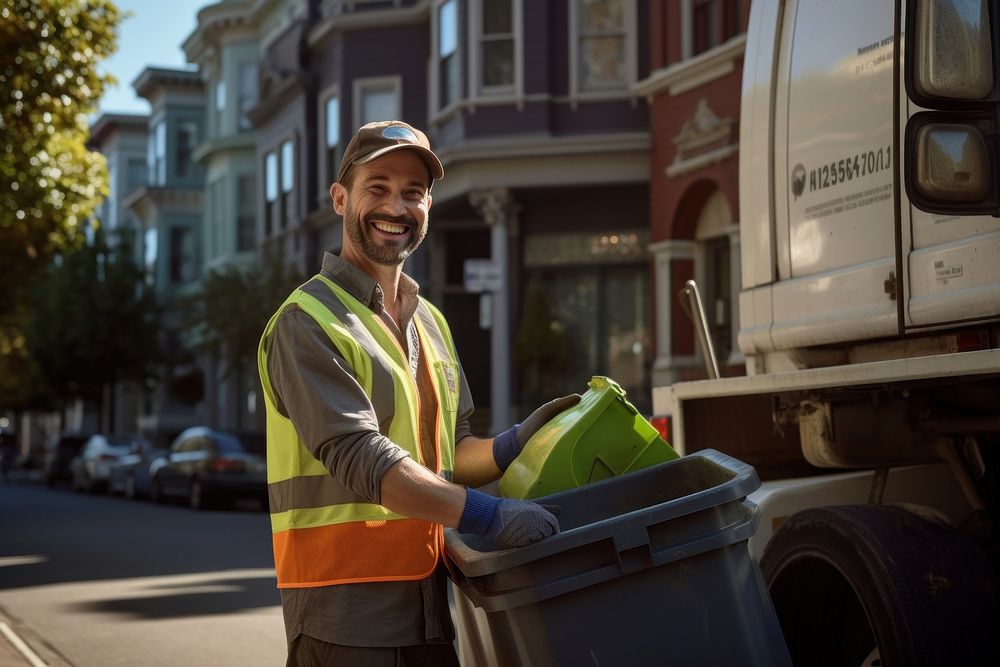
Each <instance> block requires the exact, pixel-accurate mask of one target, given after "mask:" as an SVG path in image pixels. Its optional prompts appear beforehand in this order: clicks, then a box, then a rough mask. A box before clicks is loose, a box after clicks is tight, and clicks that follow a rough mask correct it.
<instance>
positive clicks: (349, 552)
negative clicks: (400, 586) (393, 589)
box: [257, 274, 460, 588]
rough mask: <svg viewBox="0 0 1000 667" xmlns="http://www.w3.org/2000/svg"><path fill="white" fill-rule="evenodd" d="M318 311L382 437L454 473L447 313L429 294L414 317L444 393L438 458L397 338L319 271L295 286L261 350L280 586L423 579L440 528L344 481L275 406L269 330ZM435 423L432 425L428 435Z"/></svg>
mask: <svg viewBox="0 0 1000 667" xmlns="http://www.w3.org/2000/svg"><path fill="white" fill-rule="evenodd" d="M293 306H294V307H298V308H299V309H300V310H302V311H303V312H305V313H306V314H308V315H309V316H310V317H312V318H313V319H314V320H315V321H316V322H317V323H318V324H319V326H320V327H321V328H322V330H323V331H324V332H325V333H326V335H327V336H329V337H330V340H331V341H332V342H333V344H334V346H335V347H336V349H337V351H338V352H339V353H340V355H341V356H342V357H343V358H344V360H346V361H347V363H348V364H350V366H351V368H352V369H353V371H354V373H355V377H356V379H357V381H358V384H360V385H361V387H362V388H363V389H364V391H365V394H366V395H367V396H368V399H369V401H371V404H372V407H373V409H374V411H375V414H376V415H378V419H379V423H380V424H381V427H380V430H381V432H382V434H383V435H385V436H386V437H388V438H389V439H390V440H392V442H394V443H396V444H397V445H399V446H400V447H402V448H403V449H405V450H406V451H407V452H409V453H410V455H411V456H412V457H413V459H414V460H416V461H419V462H420V463H421V464H423V465H424V466H426V467H427V468H429V469H431V470H433V471H434V472H435V473H437V474H439V475H441V476H443V477H445V478H446V479H449V480H450V479H451V477H452V472H453V470H454V461H455V419H456V411H457V409H458V398H459V382H460V379H459V378H460V373H459V367H458V361H457V359H458V357H457V355H456V353H455V345H454V342H453V341H452V338H451V333H450V331H449V329H448V325H447V323H446V322H445V319H444V316H443V315H442V314H441V313H440V311H438V310H437V309H436V308H435V307H434V306H432V305H431V304H430V303H428V302H427V301H426V300H424V299H423V298H421V299H420V303H419V305H418V306H417V310H416V313H415V314H414V317H413V321H414V324H415V326H416V329H417V333H418V335H419V337H420V350H421V360H422V361H421V363H424V364H427V370H428V371H429V373H428V374H429V376H430V377H431V380H432V384H433V389H434V393H435V395H436V397H437V403H438V410H437V418H436V420H435V423H434V425H433V433H432V436H433V438H434V446H435V460H433V461H427V460H424V456H423V455H422V453H421V447H420V432H421V430H420V423H419V420H420V394H419V391H418V389H417V385H416V382H415V381H414V379H413V376H412V374H411V372H410V365H409V361H408V357H407V355H406V353H405V352H404V350H403V348H402V346H401V345H400V344H399V341H398V339H397V338H396V336H395V334H394V333H393V332H392V331H390V330H389V328H388V327H387V326H386V324H385V322H383V321H382V319H381V318H380V317H379V316H378V315H377V314H375V313H374V312H372V310H371V309H370V308H368V307H367V306H366V305H364V304H362V303H361V302H360V301H358V300H357V299H355V298H354V297H353V296H351V295H350V294H349V293H348V292H347V291H346V290H344V289H343V288H342V287H340V286H339V285H337V284H336V283H334V282H333V281H331V280H329V279H328V278H327V277H326V276H324V275H323V274H319V275H317V276H315V277H314V278H312V279H311V280H309V281H308V282H306V283H305V284H304V285H302V286H301V287H299V288H298V289H296V290H295V291H294V292H292V294H291V296H289V297H288V299H286V300H285V303H284V304H283V305H282V306H281V307H280V308H279V309H278V311H277V312H276V313H275V315H274V316H273V317H272V318H271V321H270V322H268V325H267V327H266V328H265V330H264V334H263V336H262V338H261V342H260V347H259V348H258V353H257V364H258V370H259V371H260V379H261V383H262V385H263V390H264V404H265V407H266V410H267V484H268V499H269V504H270V511H271V532H272V538H273V545H274V564H275V569H276V570H277V575H278V588H306V587H313V586H330V585H334V584H345V583H357V582H365V581H400V580H414V579H423V578H424V577H427V576H429V575H430V574H431V573H432V572H433V571H434V568H435V567H436V566H437V562H438V558H440V557H441V554H442V549H443V544H444V531H443V527H442V526H441V524H437V523H432V522H430V521H423V520H419V519H411V518H408V517H405V516H402V515H400V514H396V513H394V512H391V511H389V510H388V509H387V508H385V507H383V506H381V505H376V504H374V503H371V502H369V501H367V500H365V499H364V498H363V497H361V496H359V495H358V494H356V493H354V492H353V491H351V490H350V489H348V488H347V487H346V486H344V485H343V484H341V483H340V482H338V481H337V479H336V478H335V477H334V476H333V475H332V474H331V473H330V470H328V469H327V467H326V466H325V465H324V464H323V463H322V462H321V461H320V460H319V459H317V458H316V457H315V456H313V454H312V452H310V451H309V449H308V448H307V447H306V446H305V445H304V444H303V442H302V440H301V438H300V437H299V435H298V433H297V431H296V430H295V427H294V426H293V425H292V422H291V420H290V419H289V418H288V417H286V416H284V415H282V414H281V413H280V412H279V411H278V408H277V402H276V400H275V396H274V391H273V389H272V387H271V382H270V378H269V376H268V370H267V355H268V349H269V346H270V338H271V332H272V331H273V329H274V327H275V324H276V323H277V321H278V318H279V317H280V315H281V313H282V312H284V311H285V309H286V308H289V307H293ZM430 430H431V429H428V431H430Z"/></svg>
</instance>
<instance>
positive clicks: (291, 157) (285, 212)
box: [278, 135, 299, 229]
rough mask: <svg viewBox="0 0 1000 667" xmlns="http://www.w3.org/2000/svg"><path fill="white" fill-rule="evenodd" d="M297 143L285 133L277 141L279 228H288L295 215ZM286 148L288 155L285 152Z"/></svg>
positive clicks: (293, 137)
mask: <svg viewBox="0 0 1000 667" xmlns="http://www.w3.org/2000/svg"><path fill="white" fill-rule="evenodd" d="M297 143H298V142H297V141H296V140H295V136H294V135H286V136H285V137H283V138H282V139H281V140H280V141H279V142H278V201H279V202H280V204H279V206H280V214H279V216H278V222H279V223H280V226H281V229H286V228H288V226H289V225H290V224H291V221H292V219H293V218H294V217H295V191H296V188H295V176H296V174H298V171H299V169H298V165H297V164H296V154H297V153H298V146H297ZM286 148H287V149H288V151H287V152H288V155H286V154H285V153H286V151H285V149H286ZM286 169H287V170H288V171H286ZM286 175H287V176H288V179H287V183H286V179H285V176H286Z"/></svg>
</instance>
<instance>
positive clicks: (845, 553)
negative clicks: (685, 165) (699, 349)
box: [653, 0, 1000, 665]
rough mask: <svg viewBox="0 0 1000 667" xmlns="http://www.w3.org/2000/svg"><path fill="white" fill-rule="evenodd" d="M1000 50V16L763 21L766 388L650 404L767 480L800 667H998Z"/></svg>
mask: <svg viewBox="0 0 1000 667" xmlns="http://www.w3.org/2000/svg"><path fill="white" fill-rule="evenodd" d="M998 42H1000V3H997V2H996V1H995V0H898V1H897V2H890V1H888V0H881V1H879V2H871V1H870V0H840V1H838V2H836V3H833V2H828V1H824V0H754V2H753V3H752V6H751V14H750V20H749V26H748V32H747V42H746V55H745V60H744V71H743V87H742V99H741V118H740V209H739V210H740V222H739V225H740V248H741V276H740V277H741V291H740V296H739V335H738V343H739V348H740V350H741V351H742V353H743V354H744V355H745V357H746V375H745V376H743V377H730V378H715V379H709V380H703V381H694V382H681V383H676V384H674V385H671V386H667V387H659V388H656V389H654V391H653V408H654V413H656V414H658V415H666V416H667V417H669V420H670V424H671V435H672V439H671V441H672V444H673V445H674V446H675V448H677V449H678V450H679V451H681V452H682V453H686V452H692V451H695V450H698V449H703V448H709V447H712V448H716V449H721V450H723V451H726V452H728V453H731V454H733V455H736V456H738V457H739V458H741V459H742V460H744V461H747V462H748V463H751V464H752V465H754V466H755V467H757V469H758V471H759V472H760V474H761V477H762V479H764V480H765V483H764V486H763V488H762V489H761V491H759V492H757V493H756V494H755V495H754V497H753V499H754V500H755V501H756V502H757V503H758V505H759V508H760V514H761V522H760V529H759V531H758V534H757V536H756V537H755V538H754V540H752V541H751V550H752V552H753V553H754V555H755V556H758V557H759V558H760V562H761V569H762V571H763V573H764V576H765V579H766V580H767V583H768V585H769V588H770V591H771V595H772V599H773V600H774V602H775V607H776V609H777V611H778V614H779V617H780V619H781V621H782V627H783V630H784V632H785V638H786V640H787V642H788V644H789V648H790V650H791V653H792V658H793V661H794V662H796V663H797V664H876V661H879V663H880V664H883V665H893V664H952V663H954V664H980V663H982V664H986V663H990V664H995V663H996V661H997V660H1000V657H998V656H1000V648H998V645H997V640H996V638H995V637H994V635H995V634H996V633H995V628H996V627H1000V615H998V608H1000V606H998V593H997V584H996V582H997V571H998V568H997V566H998V554H1000V549H998V537H997V531H996V529H995V525H996V521H997V511H998V510H1000V491H998V486H997V480H998V479H1000V478H998V473H1000V379H998V378H1000V194H998V190H1000V171H998V169H1000V142H998V128H1000V83H998V76H997V73H998V70H1000V43H998ZM695 319H696V321H697V318H695ZM706 347H707V346H706ZM720 414H725V415H731V416H732V417H733V418H729V419H719V415H720ZM935 582H936V583H935ZM937 584H941V586H938V585H937ZM945 589H947V590H945ZM973 610H974V611H973ZM970 613H971V614H972V616H974V619H973V620H971V621H970V620H969V617H970ZM990 629H992V630H993V631H990Z"/></svg>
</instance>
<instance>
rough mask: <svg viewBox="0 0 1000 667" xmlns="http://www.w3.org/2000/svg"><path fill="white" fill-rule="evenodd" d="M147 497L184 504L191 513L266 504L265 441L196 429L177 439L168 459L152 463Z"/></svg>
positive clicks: (255, 436)
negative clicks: (245, 502)
mask: <svg viewBox="0 0 1000 667" xmlns="http://www.w3.org/2000/svg"><path fill="white" fill-rule="evenodd" d="M150 474H151V475H152V478H153V479H152V485H151V487H150V498H152V499H153V500H155V501H165V500H168V499H182V500H186V501H187V502H188V504H189V505H191V507H193V508H195V509H208V508H212V507H218V506H222V505H230V504H232V503H233V502H234V501H236V500H239V499H247V498H249V499H254V500H258V501H260V502H261V503H264V502H266V499H267V465H266V463H265V460H264V438H263V437H261V436H259V435H236V434H234V433H228V432H225V431H217V430H215V429H211V428H207V427H203V426H196V427H193V428H189V429H187V430H185V431H184V432H183V433H181V434H180V435H179V436H177V439H176V440H174V442H173V444H172V445H171V446H170V451H169V453H168V454H167V456H166V457H165V458H163V459H159V460H158V461H154V462H153V464H152V466H151V469H150Z"/></svg>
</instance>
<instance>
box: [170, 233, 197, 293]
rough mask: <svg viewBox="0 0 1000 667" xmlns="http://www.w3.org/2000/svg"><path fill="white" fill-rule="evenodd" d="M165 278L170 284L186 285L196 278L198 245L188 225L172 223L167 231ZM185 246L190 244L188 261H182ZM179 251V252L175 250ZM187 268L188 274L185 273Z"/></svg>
mask: <svg viewBox="0 0 1000 667" xmlns="http://www.w3.org/2000/svg"><path fill="white" fill-rule="evenodd" d="M167 246H168V250H167V253H168V254H167V266H168V271H167V279H168V281H169V282H170V284H171V285H187V284H190V283H192V282H194V281H196V280H197V279H198V257H197V250H198V245H197V243H196V242H195V238H194V230H193V229H192V228H191V227H190V226H189V225H181V224H178V225H172V226H171V227H170V232H169V233H168V244H167ZM185 246H190V250H191V255H190V257H188V262H185V261H184V258H185V254H184V248H185ZM177 251H179V252H177ZM185 268H188V269H189V271H190V274H189V275H187V274H186V273H185Z"/></svg>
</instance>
